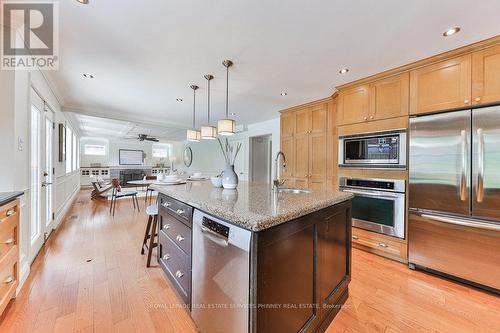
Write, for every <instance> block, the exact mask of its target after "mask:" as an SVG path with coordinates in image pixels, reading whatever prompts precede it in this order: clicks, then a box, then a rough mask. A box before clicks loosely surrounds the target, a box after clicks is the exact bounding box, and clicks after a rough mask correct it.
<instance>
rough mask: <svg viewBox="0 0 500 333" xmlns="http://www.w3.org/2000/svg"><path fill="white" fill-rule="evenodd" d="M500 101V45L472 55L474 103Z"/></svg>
mask: <svg viewBox="0 0 500 333" xmlns="http://www.w3.org/2000/svg"><path fill="white" fill-rule="evenodd" d="M498 101H500V45H497V46H494V47H490V48H488V49H484V50H481V51H478V52H475V53H473V54H472V103H473V104H475V105H477V104H483V103H493V102H498Z"/></svg>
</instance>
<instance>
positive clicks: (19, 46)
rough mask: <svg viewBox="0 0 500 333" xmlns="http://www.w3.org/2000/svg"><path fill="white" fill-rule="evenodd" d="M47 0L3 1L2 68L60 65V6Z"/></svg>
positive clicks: (44, 67) (53, 68)
mask: <svg viewBox="0 0 500 333" xmlns="http://www.w3.org/2000/svg"><path fill="white" fill-rule="evenodd" d="M58 5H59V4H58V3H56V2H48V1H14V0H6V1H1V13H2V15H1V28H2V31H1V36H2V40H1V67H0V68H1V69H14V70H15V69H26V70H32V69H43V70H57V69H58V68H59V61H58V52H59V47H58V46H59V24H58V23H59V17H58V16H59V7H58Z"/></svg>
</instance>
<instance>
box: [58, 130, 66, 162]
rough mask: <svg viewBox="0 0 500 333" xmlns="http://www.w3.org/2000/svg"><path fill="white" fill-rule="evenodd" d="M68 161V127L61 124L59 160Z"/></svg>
mask: <svg viewBox="0 0 500 333" xmlns="http://www.w3.org/2000/svg"><path fill="white" fill-rule="evenodd" d="M64 161H66V127H65V126H64V124H59V162H64Z"/></svg>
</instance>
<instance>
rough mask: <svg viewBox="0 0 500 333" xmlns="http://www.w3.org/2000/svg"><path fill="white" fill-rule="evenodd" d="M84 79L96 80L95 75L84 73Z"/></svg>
mask: <svg viewBox="0 0 500 333" xmlns="http://www.w3.org/2000/svg"><path fill="white" fill-rule="evenodd" d="M83 77H84V78H86V79H93V78H94V75H92V74H89V73H84V74H83Z"/></svg>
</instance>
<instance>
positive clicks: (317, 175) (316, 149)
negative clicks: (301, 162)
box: [308, 132, 327, 180]
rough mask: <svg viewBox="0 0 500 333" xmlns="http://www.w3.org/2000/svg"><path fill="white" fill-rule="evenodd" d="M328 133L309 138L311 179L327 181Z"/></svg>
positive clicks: (313, 135) (316, 134)
mask: <svg viewBox="0 0 500 333" xmlns="http://www.w3.org/2000/svg"><path fill="white" fill-rule="evenodd" d="M326 146H327V133H326V132H323V133H312V134H311V135H310V136H309V175H308V176H309V178H311V179H320V180H325V179H326V157H327V153H326Z"/></svg>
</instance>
